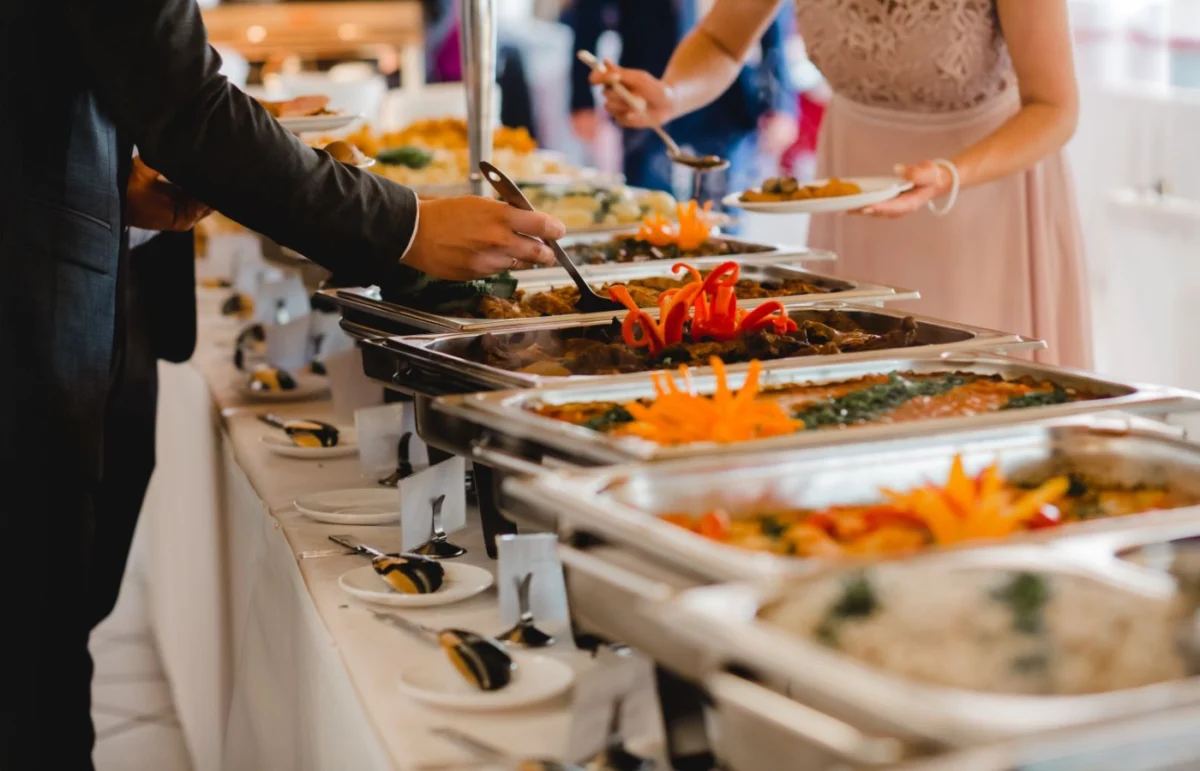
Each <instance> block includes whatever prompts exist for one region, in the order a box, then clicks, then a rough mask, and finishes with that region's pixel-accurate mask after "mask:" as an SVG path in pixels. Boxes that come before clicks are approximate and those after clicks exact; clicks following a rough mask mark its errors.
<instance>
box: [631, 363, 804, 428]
mask: <svg viewBox="0 0 1200 771" xmlns="http://www.w3.org/2000/svg"><path fill="white" fill-rule="evenodd" d="M709 366H711V367H712V368H713V371H714V372H715V373H716V376H717V390H716V393H714V394H713V395H712V397H711V398H709V397H707V396H698V395H696V393H695V390H694V389H693V387H692V379H691V372H690V371H689V370H688V368H687V366H681V367H680V368H679V372H680V376H681V377H682V380H683V387H682V388H680V386H679V385H677V384H676V382H675V379H674V378H673V377H672V376H671V375H670V373H666V372H664V373H661V374H655V375H653V376H652V377H653V379H654V390H655V392H656V393H657V394H658V397H657V398H656V399H655V400H654V401H653V402H652V403H650V405H648V406H646V405H642V404H638V403H636V402H634V403H631V404H626V405H625V409H626V410H628V411H629V414H630V415H632V416H633V418H634V419H633V422H632V423H627V424H626V425H624V426H622V427H621V428H620V429H618V430H617V431H616V432H614V433H616V434H618V435H622V436H638V437H641V438H642V439H646V440H649V441H651V442H657V443H658V444H662V445H676V444H687V443H689V442H720V443H729V442H744V441H747V440H750V439H761V438H766V437H770V436H781V435H784V434H792V433H795V432H796V431H799V430H801V429H803V428H804V423H803V421H799V420H792V419H791V418H790V417H789V416H788V414H787V412H786V411H785V410H784V408H783V407H782V406H780V404H779V403H778V402H775V401H771V400H759V399H757V398H756V397H757V396H758V390H759V389H758V378H759V374H760V373H761V371H762V364H761V363H760V362H758V361H752V362H750V371H749V372H748V373H747V374H746V382H745V384H744V385H743V386H742V387H741V389H739V390H738V392H737V393H736V394H734V393H733V392H732V391H730V390H729V386H728V384H727V383H726V378H725V365H724V364H723V363H722V362H721V360H720V359H718V358H717V357H715V356H714V357H713V358H712V359H710V360H709Z"/></svg>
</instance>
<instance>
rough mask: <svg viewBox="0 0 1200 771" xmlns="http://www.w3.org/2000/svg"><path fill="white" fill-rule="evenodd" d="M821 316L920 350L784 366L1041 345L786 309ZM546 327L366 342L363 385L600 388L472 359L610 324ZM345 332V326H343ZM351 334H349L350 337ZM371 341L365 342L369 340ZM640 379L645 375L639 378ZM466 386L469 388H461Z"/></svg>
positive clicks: (956, 328)
mask: <svg viewBox="0 0 1200 771" xmlns="http://www.w3.org/2000/svg"><path fill="white" fill-rule="evenodd" d="M824 312H842V313H845V314H846V315H848V316H850V317H851V318H852V319H853V321H854V322H855V323H856V324H857V325H858V326H859V327H861V328H862V329H865V330H867V331H870V332H875V333H881V334H882V333H884V332H887V331H889V330H891V329H895V328H896V327H897V326H898V325H899V324H900V323H901V322H902V320H903V319H904V318H906V317H908V316H911V317H912V318H914V319H915V320H916V321H917V325H918V326H917V331H918V342H919V344H918V345H917V346H914V347H909V348H904V349H895V350H891V351H889V350H883V351H869V352H862V353H846V354H837V355H831V356H808V357H803V358H795V359H783V360H780V361H786V362H788V363H791V364H795V365H801V364H803V365H805V366H808V367H820V366H823V365H828V364H833V363H841V362H847V363H848V362H851V361H862V360H867V359H880V358H886V357H889V356H892V357H894V356H895V355H896V350H903V351H904V352H905V353H906V354H908V353H911V354H913V355H922V356H932V355H936V354H939V353H943V352H947V351H959V352H962V351H999V350H1017V349H1030V348H1044V347H1045V345H1046V344H1045V342H1043V341H1041V340H1035V339H1029V338H1025V337H1022V336H1020V335H1015V334H1010V333H1006V332H997V331H995V330H990V329H984V328H981V327H973V326H969V325H966V324H957V323H955V322H951V321H942V320H940V319H931V318H927V317H924V316H916V315H913V314H906V313H903V312H901V311H894V310H889V309H887V308H875V307H869V306H862V305H855V304H851V303H814V304H810V305H804V306H801V307H795V308H791V309H789V315H790V316H791V317H792V319H794V320H796V321H804V320H806V319H812V318H819V317H820V315H821V314H822V313H824ZM550 322H552V323H547V324H544V325H542V324H539V325H529V326H525V327H521V328H511V329H504V330H501V331H497V332H494V333H482V332H474V333H458V334H443V335H421V336H411V337H387V338H375V339H364V340H363V346H362V347H363V365H364V369H365V370H366V374H367V376H368V377H374V378H376V379H379V380H381V381H383V382H385V383H386V384H388V385H389V386H391V387H393V388H397V389H399V390H407V391H409V392H411V393H415V394H422V395H426V396H443V395H447V394H456V393H470V392H472V391H489V390H500V389H505V388H537V387H539V386H544V385H559V384H563V383H566V382H585V381H590V382H600V381H601V380H602V379H603V378H606V377H611V376H602V375H576V376H570V377H566V376H563V377H559V376H545V375H533V374H528V373H523V372H511V371H508V370H504V369H501V368H499V367H494V366H490V365H487V364H484V363H483V362H482V361H479V356H478V355H477V354H476V353H473V351H474V350H475V349H476V348H477V347H478V341H479V339H480V338H481V337H483V336H484V334H492V335H494V336H495V337H499V338H502V339H508V340H512V341H514V342H516V341H520V342H526V341H527V342H528V343H529V344H531V345H532V344H534V343H535V342H536V341H537V340H538V339H539V338H543V339H544V338H546V337H550V338H554V337H572V336H582V335H586V334H588V333H590V332H593V333H594V332H598V331H599V329H598V328H600V327H604V326H607V325H609V324H611V323H612V322H611V321H592V322H586V323H581V324H574V323H570V322H563V321H561V320H557V319H551V320H550ZM342 325H343V327H347V322H346V320H345V319H343V323H342ZM352 331H353V330H352ZM367 337H368V338H369V337H370V336H369V335H368V336H367ZM748 366H749V365H748V364H745V363H743V364H733V365H730V366H729V370H730V371H731V372H738V371H743V370H745V369H746V367H748ZM694 372H695V374H696V376H697V377H703V376H704V375H706V374H708V372H709V368H708V367H696V368H695V370H694ZM643 374H644V373H643ZM463 384H467V387H462V386H463Z"/></svg>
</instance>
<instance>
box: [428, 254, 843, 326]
mask: <svg viewBox="0 0 1200 771" xmlns="http://www.w3.org/2000/svg"><path fill="white" fill-rule="evenodd" d="M686 267H687V266H685V265H684V264H683V263H679V264H677V265H675V266H674V272H676V273H678V272H679V270H681V269H683V268H686ZM707 274H708V272H707V271H706V272H703V273H701V275H707ZM690 281H691V278H690V277H688V278H683V279H678V278H672V277H670V276H656V277H652V278H638V279H632V280H629V281H624V282H621V283H620V284H603V285H598V286H595V287H593V288H594V289H595V290H596V291H597V292H598V293H600V294H601V295H606V294H608V292H609V290H611V289H612V288H613V287H615V286H623V287H625V289H626V290H627V291H628V292H629V295H630V297H631V298H632V299H633V301H634V302H635V303H637V305H638V306H639V307H642V308H653V307H656V306H657V305H658V299H659V297H661V296H662V294H663V293H664V292H671V291H678V290H680V289H682V288H683V287H684V286H686V285H687V284H688V283H689V282H690ZM492 285H493V286H495V284H494V283H493V284H492ZM512 286H515V284H513V285H512ZM503 289H504V292H503V293H502V295H503V296H497V295H495V294H477V295H475V299H476V302H474V303H470V304H464V303H458V302H454V303H453V306H452V307H447V305H446V303H445V300H444V299H443V298H440V297H438V298H433V299H435V300H437V301H438V302H437V303H436V304H430V302H429V298H427V297H425V296H423V295H421V294H417V295H414V296H413V297H412V299H411V301H410V303H409V304H410V305H411V307H417V308H420V309H422V310H429V311H432V312H442V313H445V314H446V315H449V316H457V317H460V318H476V319H525V318H537V317H542V316H564V315H567V314H571V313H579V312H580V311H579V309H578V308H576V307H575V305H576V303H578V302H579V288H578V287H576V286H575V285H574V284H573V283H567V284H564V285H563V286H560V287H555V288H554V289H549V290H546V291H542V292H526V291H525V290H523V289H515V290H514V289H512V288H511V287H510V286H509V285H507V284H505V285H503ZM829 291H831V290H830V289H828V288H826V287H824V286H821V285H820V284H816V283H813V282H812V281H807V280H805V279H803V278H783V279H780V280H779V281H778V282H770V281H752V280H749V279H740V280H739V281H738V282H737V284H736V285H735V286H734V295H735V296H736V297H737V298H738V299H739V300H745V299H752V298H759V297H762V298H768V297H790V296H796V295H806V294H824V293H827V292H829Z"/></svg>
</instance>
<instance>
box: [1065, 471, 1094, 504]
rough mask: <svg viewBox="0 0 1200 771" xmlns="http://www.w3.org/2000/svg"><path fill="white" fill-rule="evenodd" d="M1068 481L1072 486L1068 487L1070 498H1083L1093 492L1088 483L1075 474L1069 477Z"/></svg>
mask: <svg viewBox="0 0 1200 771" xmlns="http://www.w3.org/2000/svg"><path fill="white" fill-rule="evenodd" d="M1067 479H1068V480H1069V481H1070V485H1069V486H1068V487H1067V497H1068V498H1082V497H1083V496H1085V495H1087V494H1088V493H1089V492H1090V491H1091V488H1090V487H1089V486H1088V483H1087V482H1085V481H1083V480H1082V479H1081V478H1079V477H1078V476H1076V475H1075V474H1069V475H1067Z"/></svg>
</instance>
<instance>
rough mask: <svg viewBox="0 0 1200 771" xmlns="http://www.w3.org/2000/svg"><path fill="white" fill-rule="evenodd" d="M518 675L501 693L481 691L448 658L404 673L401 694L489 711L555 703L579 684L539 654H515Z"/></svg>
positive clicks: (566, 668) (557, 663)
mask: <svg viewBox="0 0 1200 771" xmlns="http://www.w3.org/2000/svg"><path fill="white" fill-rule="evenodd" d="M513 659H514V660H515V661H516V662H517V671H516V672H513V678H512V682H510V683H509V684H508V685H506V686H505V687H503V688H501V689H500V690H498V691H481V690H479V689H478V688H475V687H474V686H473V685H471V684H470V683H468V682H467V681H466V680H464V679H463V676H462V675H460V674H459V673H458V671H457V670H455V669H454V665H453V664H451V663H450V661H449V659H447V658H445V656H441V657H439V658H438V661H437V663H430V662H428V661H422V662H420V663H413V664H412V665H410V666H408V667H407V668H406V669H405V670H404V671H403V672H401V673H400V683H399V686H400V691H401V692H402V693H404V694H406V695H408V696H411V697H412V698H414V699H416V700H417V701H421V702H424V703H426V704H431V705H433V706H435V707H447V708H449V709H460V710H471V711H480V712H482V711H488V710H508V709H519V708H521V707H527V706H529V705H531V704H538V703H540V702H543V701H546V700H547V699H552V698H554V697H555V696H558V695H559V694H560V693H563V692H564V691H566V690H567V689H568V688H570V687H571V684H572V683H573V682H575V672H574V671H573V670H572V669H571V668H570V667H569V666H567V665H566V664H564V663H563V662H561V661H559V660H558V659H553V658H550V657H549V656H543V655H541V654H538V653H517V654H513Z"/></svg>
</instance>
